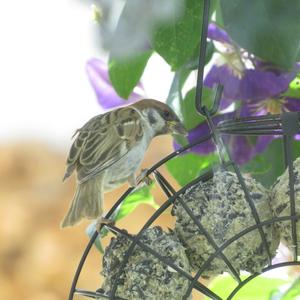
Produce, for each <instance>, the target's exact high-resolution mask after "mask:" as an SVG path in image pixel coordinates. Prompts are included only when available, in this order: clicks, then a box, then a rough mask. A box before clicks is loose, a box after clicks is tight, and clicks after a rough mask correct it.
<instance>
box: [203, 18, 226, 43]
mask: <svg viewBox="0 0 300 300" xmlns="http://www.w3.org/2000/svg"><path fill="white" fill-rule="evenodd" d="M207 37H208V38H209V39H211V40H214V41H218V42H221V43H227V44H231V41H230V37H229V35H228V34H227V32H226V31H225V30H224V29H222V28H220V27H218V26H217V25H216V24H215V23H210V24H209V25H208V30H207Z"/></svg>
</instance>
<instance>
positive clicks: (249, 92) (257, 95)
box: [204, 65, 297, 103]
mask: <svg viewBox="0 0 300 300" xmlns="http://www.w3.org/2000/svg"><path fill="white" fill-rule="evenodd" d="M296 73H297V72H296V71H292V72H290V73H286V72H284V73H283V72H281V73H278V71H277V72H272V71H264V70H256V69H247V70H245V71H244V74H243V76H242V78H239V77H237V76H235V75H234V72H233V71H232V70H231V69H230V68H229V66H228V65H222V66H216V65H214V66H213V67H212V68H211V69H210V71H209V72H208V74H207V76H206V77H205V80H204V85H205V86H207V87H210V88H213V86H214V85H216V84H222V85H223V86H224V90H223V95H224V98H225V99H227V102H228V103H229V102H230V100H231V101H234V100H251V101H259V100H264V99H267V98H273V97H275V96H278V95H279V94H281V93H282V92H284V91H285V90H287V89H288V87H289V84H290V82H291V81H292V80H293V78H294V77H295V76H296Z"/></svg>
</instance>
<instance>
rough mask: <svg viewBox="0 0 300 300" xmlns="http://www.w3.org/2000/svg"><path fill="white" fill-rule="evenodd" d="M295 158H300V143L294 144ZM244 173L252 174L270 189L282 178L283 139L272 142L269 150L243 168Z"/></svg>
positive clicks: (294, 142) (295, 142)
mask: <svg viewBox="0 0 300 300" xmlns="http://www.w3.org/2000/svg"><path fill="white" fill-rule="evenodd" d="M292 149H293V156H294V157H295V158H296V157H299V156H300V142H299V141H293V142H292ZM241 169H242V171H243V172H244V173H250V174H251V175H252V176H253V177H254V178H255V179H257V180H258V181H259V182H260V183H261V184H263V185H264V186H265V187H270V186H271V185H272V184H273V183H274V182H275V180H276V179H277V178H278V176H280V175H281V174H282V173H283V172H284V170H285V168H284V152H283V143H282V139H281V138H277V139H275V140H273V141H272V143H271V144H270V145H269V146H268V148H267V149H266V150H265V151H264V152H263V153H262V154H259V155H257V156H255V158H253V159H252V160H251V161H250V162H248V163H247V164H246V165H244V166H242V167H241Z"/></svg>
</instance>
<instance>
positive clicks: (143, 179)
mask: <svg viewBox="0 0 300 300" xmlns="http://www.w3.org/2000/svg"><path fill="white" fill-rule="evenodd" d="M147 173H148V169H142V171H141V173H140V175H139V176H138V177H137V178H136V181H137V182H138V183H140V182H144V183H145V184H146V185H150V184H151V183H152V182H153V180H152V179H151V178H150V177H149V176H148V174H147Z"/></svg>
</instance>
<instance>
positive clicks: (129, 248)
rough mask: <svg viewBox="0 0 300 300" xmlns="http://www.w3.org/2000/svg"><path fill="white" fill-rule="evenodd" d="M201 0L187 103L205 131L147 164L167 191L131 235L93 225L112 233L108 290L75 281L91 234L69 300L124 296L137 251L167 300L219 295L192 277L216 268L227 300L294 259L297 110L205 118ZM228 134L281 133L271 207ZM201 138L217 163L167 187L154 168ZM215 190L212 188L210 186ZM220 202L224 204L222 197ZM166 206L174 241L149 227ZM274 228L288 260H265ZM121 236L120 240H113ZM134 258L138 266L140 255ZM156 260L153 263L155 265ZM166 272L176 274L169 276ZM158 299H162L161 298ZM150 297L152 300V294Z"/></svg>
mask: <svg viewBox="0 0 300 300" xmlns="http://www.w3.org/2000/svg"><path fill="white" fill-rule="evenodd" d="M209 4H210V3H209V1H204V9H203V24H202V33H201V45H200V55H199V63H198V77H197V88H196V99H195V103H196V109H197V111H198V112H199V113H200V114H202V115H203V116H205V118H206V120H207V122H208V124H209V127H210V132H209V134H207V135H206V136H203V137H201V138H199V139H198V140H197V141H195V142H194V143H191V144H189V145H187V146H185V147H182V148H180V149H179V150H177V151H175V152H173V153H171V154H170V155H168V156H167V157H165V158H163V159H162V160H160V161H159V162H158V163H156V164H155V165H154V166H152V167H151V168H150V169H148V171H147V176H150V175H153V176H154V177H155V179H156V181H157V183H158V185H159V186H160V188H161V189H162V191H163V192H164V194H165V195H166V196H167V200H166V201H165V202H164V203H163V204H162V205H161V206H160V207H159V208H158V209H157V210H156V211H155V212H154V213H153V215H152V216H151V217H150V218H149V219H148V220H147V221H146V222H145V224H144V225H143V226H142V227H141V228H140V230H139V232H138V233H137V234H135V235H132V234H130V233H128V232H127V231H126V230H124V229H122V228H119V227H118V226H116V225H113V224H106V225H101V227H100V229H101V228H102V227H103V226H106V228H107V229H108V230H109V231H110V232H111V233H112V234H114V235H115V236H116V238H115V240H114V242H111V244H110V246H109V248H110V249H109V250H110V251H111V253H110V254H105V255H104V256H105V259H106V260H107V264H109V263H111V265H113V264H115V266H113V267H112V268H113V269H110V270H107V274H108V273H110V275H107V276H108V277H109V276H110V278H109V284H108V285H109V287H106V288H105V287H104V288H101V289H98V290H97V291H88V290H83V289H80V288H78V287H77V283H78V279H79V276H80V274H81V271H82V268H83V266H84V264H85V261H86V258H87V256H88V254H89V252H90V250H91V248H92V246H93V244H94V242H95V240H96V239H97V237H98V232H95V233H94V235H93V236H92V238H91V239H90V241H89V243H88V245H87V247H86V249H85V251H84V253H83V256H82V258H81V260H80V263H79V265H78V268H77V271H76V273H75V276H74V279H73V283H72V286H71V290H70V294H69V300H72V299H73V298H74V295H75V294H76V295H81V296H83V297H87V298H94V299H128V297H126V293H123V294H122V295H120V289H121V288H123V289H126V288H128V284H129V283H128V282H126V279H124V274H123V273H124V271H125V270H126V266H128V264H129V263H130V264H131V267H132V266H133V265H134V264H132V262H131V260H132V258H136V257H137V256H138V255H140V256H142V257H143V259H144V258H145V257H147V261H148V264H149V265H150V266H148V267H147V268H148V270H149V269H151V268H152V269H151V270H152V271H153V268H154V269H155V272H160V273H159V275H158V273H155V274H154V276H156V279H154V283H155V284H156V286H155V285H154V283H153V286H151V289H156V290H157V292H159V289H160V288H164V289H167V287H168V288H170V289H173V291H174V292H175V294H176V297H175V296H173V297H171V298H169V299H191V293H192V291H193V290H196V291H198V292H200V293H201V294H202V295H205V296H207V297H208V298H210V299H222V298H221V297H220V296H219V295H217V294H216V293H214V292H213V291H212V290H210V289H209V288H207V287H206V286H205V285H204V284H203V283H201V282H200V281H199V279H200V278H201V277H203V276H204V277H209V276H213V275H216V274H220V273H222V272H224V271H227V272H228V273H229V274H231V276H232V277H233V278H234V279H235V280H236V282H237V284H236V287H235V288H234V289H233V290H232V291H231V293H230V295H229V296H228V297H227V299H233V298H234V296H235V295H236V294H237V293H238V291H239V290H240V289H241V288H242V287H243V286H245V285H246V284H247V283H248V282H250V281H251V280H252V279H254V278H255V277H257V276H259V275H260V274H262V273H264V272H267V271H269V270H272V269H275V268H279V267H284V266H290V265H300V261H298V259H297V257H298V247H299V242H298V239H299V237H298V231H299V230H298V228H297V221H298V219H299V218H300V215H299V214H298V211H297V204H296V202H297V201H296V194H297V191H298V190H297V184H298V181H299V178H298V171H297V170H296V168H295V166H294V159H295V158H294V156H293V146H292V141H293V139H294V135H295V134H298V133H300V127H299V120H300V118H299V117H300V115H299V113H298V112H287V113H283V114H280V115H265V116H258V117H248V118H239V119H232V120H226V121H222V122H220V123H218V124H215V123H214V122H213V119H212V117H213V115H214V114H215V113H216V112H217V111H218V108H219V104H220V99H221V96H222V87H221V86H218V87H217V89H216V93H215V98H214V103H213V105H212V107H211V108H207V107H206V106H203V105H202V99H201V94H202V82H203V70H204V64H205V63H204V61H205V51H206V40H207V27H208V21H209ZM232 135H241V136H268V135H272V136H274V135H275V136H278V137H281V141H282V149H283V152H282V153H283V155H282V159H283V161H284V165H285V167H286V170H287V171H286V173H285V174H284V175H283V176H282V178H280V179H279V180H278V182H276V183H275V185H274V186H276V185H281V187H282V186H284V188H283V190H284V195H283V197H285V200H284V201H282V198H280V197H279V200H278V202H275V203H273V206H274V207H273V211H272V210H271V209H270V208H267V206H268V205H269V202H268V201H269V200H268V195H267V191H266V190H265V189H264V188H263V187H262V186H260V185H259V184H258V183H257V182H255V180H254V179H253V178H250V177H249V176H247V175H244V174H242V172H241V170H240V167H239V166H238V164H237V163H236V162H235V161H234V159H233V158H232V154H231V149H229V147H228V145H227V144H226V142H224V138H225V137H226V136H232ZM207 141H212V142H213V143H214V144H215V145H216V149H217V152H218V156H219V158H220V162H219V163H218V164H217V165H215V166H211V168H210V169H208V170H205V171H204V172H203V173H201V174H200V176H199V177H198V178H196V179H195V180H193V181H191V182H189V183H188V184H187V185H185V186H184V187H182V188H180V189H176V188H174V187H173V186H172V185H171V183H170V182H169V181H168V180H167V179H166V178H165V176H163V175H162V173H161V172H160V167H162V166H163V165H164V164H165V163H166V162H168V161H169V160H171V159H172V158H174V157H177V156H180V155H181V154H182V153H184V152H187V151H189V150H190V149H192V148H193V147H196V146H199V145H201V144H203V143H206V142H207ZM278 159H281V158H278ZM216 187H218V188H217V189H216ZM221 187H222V188H221ZM133 191H134V188H129V189H128V190H127V191H126V192H125V193H124V194H123V195H122V196H121V197H120V198H119V199H118V201H116V203H115V204H114V205H113V207H112V208H111V209H110V211H109V212H108V213H107V215H106V216H105V218H107V219H109V218H110V217H111V216H112V215H113V213H114V212H115V211H116V210H117V209H118V207H119V206H120V204H121V203H122V202H123V201H124V199H125V198H126V197H127V196H128V195H130V194H131V193H132V192H133ZM222 193H223V194H224V195H226V197H224V196H223V198H222V195H220V194H222ZM274 193H276V190H275V192H274ZM222 199H223V200H224V199H225V200H226V201H225V202H224V201H222ZM236 207H238V210H239V212H237V211H236V210H235V209H236ZM268 207H269V206H268ZM169 208H172V214H174V216H175V218H176V224H175V229H174V230H175V232H176V237H175V238H174V236H173V232H172V231H171V232H169V233H165V232H163V230H162V229H160V228H158V227H153V225H154V223H155V221H156V220H157V219H158V218H159V217H160V216H161V215H162V214H163V213H165V212H166V211H167V210H168V209H169ZM274 211H275V213H274ZM279 230H280V231H282V232H284V234H285V236H284V237H285V239H286V240H287V241H288V244H289V245H290V248H291V249H292V252H293V259H292V260H291V261H286V262H283V263H272V259H273V257H274V256H275V254H276V250H277V247H278V245H279V240H280V237H279V233H278V232H279ZM177 235H178V236H179V240H180V241H181V242H182V243H184V246H185V248H186V249H188V250H187V252H189V253H188V255H189V258H190V259H189V260H191V257H193V260H194V261H195V262H197V263H195V264H194V265H193V266H189V265H188V263H185V258H184V257H183V256H184V255H185V254H184V253H183V254H182V249H183V248H181V246H180V245H178V244H180V243H179V242H178V239H177ZM151 236H152V237H153V236H154V240H155V241H157V240H158V241H159V242H158V243H156V242H152V240H151ZM121 241H123V242H124V244H125V245H121V244H120V243H121ZM118 243H119V244H118ZM118 248H119V250H120V251H121V252H122V253H121V254H118V253H116V252H115V249H118ZM176 251H177V252H176ZM201 251H202V252H201ZM175 252H176V253H175ZM183 252H185V251H183ZM167 253H169V255H167ZM109 255H110V256H109ZM120 255H121V256H120ZM176 255H177V256H176ZM116 256H118V260H116V261H117V262H118V263H117V265H116V261H115V262H114V263H113V262H111V261H109V260H110V259H113V258H114V257H116ZM142 261H143V262H144V263H145V261H146V260H145V259H144V260H142ZM154 265H155V266H154ZM157 265H160V266H161V269H159V267H157ZM106 267H107V266H106ZM104 268H105V266H104ZM127 269H128V268H127ZM158 270H159V271H158ZM240 270H246V271H249V272H250V274H251V275H249V276H248V277H247V278H246V279H242V277H241V276H240ZM191 271H193V273H192V272H191ZM143 272H145V270H141V269H138V268H137V269H136V270H135V274H137V276H138V277H141V278H142V279H143ZM165 272H168V274H169V277H168V278H165V274H166V273H165ZM170 274H171V275H170ZM173 274H176V277H175V275H174V276H173ZM191 274H193V275H191ZM148 275H149V274H148ZM135 276H136V275H135ZM157 276H162V278H164V281H163V282H159V280H158V279H157ZM142 279H141V280H142ZM171 283H172V284H173V285H172V284H171ZM143 284H150V283H149V282H146V283H143ZM139 289H140V290H139ZM139 289H138V288H137V290H136V293H137V295H138V294H139V293H140V297H137V298H136V299H139V298H140V299H147V297H146V296H145V293H147V291H146V290H143V287H142V286H140V287H139ZM124 295H125V296H124ZM162 297H163V298H165V296H162ZM162 297H160V298H157V299H161V298H162ZM152 299H156V298H155V297H153V298H152Z"/></svg>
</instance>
